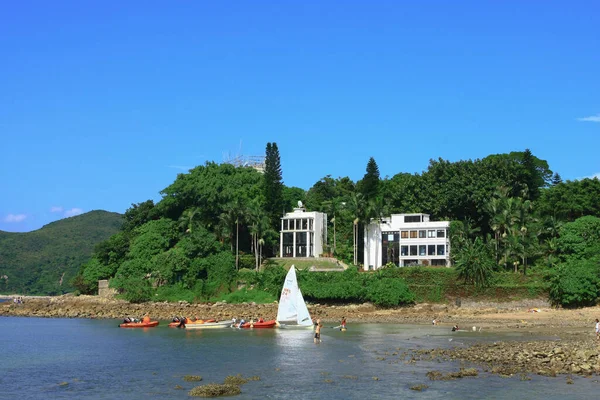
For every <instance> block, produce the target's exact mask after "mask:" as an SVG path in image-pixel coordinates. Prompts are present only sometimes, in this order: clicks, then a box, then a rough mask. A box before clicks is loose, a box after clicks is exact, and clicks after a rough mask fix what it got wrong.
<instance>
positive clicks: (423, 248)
mask: <svg viewBox="0 0 600 400" xmlns="http://www.w3.org/2000/svg"><path fill="white" fill-rule="evenodd" d="M425 255H427V246H425V245H424V244H422V245H419V256H425Z"/></svg>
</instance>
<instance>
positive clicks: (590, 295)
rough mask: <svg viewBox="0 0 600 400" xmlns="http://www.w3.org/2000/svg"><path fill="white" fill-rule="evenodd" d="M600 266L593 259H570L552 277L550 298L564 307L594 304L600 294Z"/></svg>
mask: <svg viewBox="0 0 600 400" xmlns="http://www.w3.org/2000/svg"><path fill="white" fill-rule="evenodd" d="M599 270H600V268H599V267H598V263H597V262H595V261H592V260H576V259H573V258H571V259H569V260H567V261H566V262H564V263H562V264H560V265H559V266H558V268H557V271H556V273H555V275H554V276H553V277H552V278H551V284H550V300H551V301H552V302H553V303H554V304H557V305H562V306H563V307H579V306H587V305H593V304H594V303H595V301H596V299H598V296H599V295H600V291H599V286H598V285H599V283H600V280H599V278H598V273H599Z"/></svg>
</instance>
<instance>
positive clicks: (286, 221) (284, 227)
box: [283, 219, 290, 231]
mask: <svg viewBox="0 0 600 400" xmlns="http://www.w3.org/2000/svg"><path fill="white" fill-rule="evenodd" d="M289 226H290V224H289V222H288V220H287V219H284V220H283V230H284V231H287V230H289V229H288V227H289Z"/></svg>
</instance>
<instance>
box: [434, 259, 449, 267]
mask: <svg viewBox="0 0 600 400" xmlns="http://www.w3.org/2000/svg"><path fill="white" fill-rule="evenodd" d="M431 265H433V266H436V267H442V266H443V267H445V266H446V260H440V259H433V260H431Z"/></svg>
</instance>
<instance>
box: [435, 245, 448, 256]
mask: <svg viewBox="0 0 600 400" xmlns="http://www.w3.org/2000/svg"><path fill="white" fill-rule="evenodd" d="M445 250H446V245H443V244H438V245H437V255H438V256H443V255H444V254H446V252H445Z"/></svg>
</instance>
